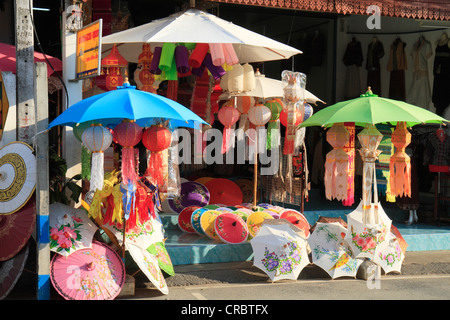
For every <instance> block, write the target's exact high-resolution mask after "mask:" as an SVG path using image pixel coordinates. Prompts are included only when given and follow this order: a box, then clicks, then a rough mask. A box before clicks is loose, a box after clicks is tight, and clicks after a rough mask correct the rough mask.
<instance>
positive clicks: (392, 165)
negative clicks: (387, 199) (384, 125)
mask: <svg viewBox="0 0 450 320" xmlns="http://www.w3.org/2000/svg"><path fill="white" fill-rule="evenodd" d="M391 141H392V143H393V144H394V146H395V153H394V155H393V156H392V157H391V159H390V162H389V171H390V181H389V182H390V191H391V192H390V193H391V195H393V196H395V197H411V159H410V157H409V156H408V155H407V154H406V152H405V148H406V147H407V146H408V145H409V144H410V143H411V133H410V132H409V131H408V128H407V127H406V122H403V121H401V122H398V123H397V127H396V128H395V130H394V132H393V133H392V135H391Z"/></svg>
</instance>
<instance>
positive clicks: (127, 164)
mask: <svg viewBox="0 0 450 320" xmlns="http://www.w3.org/2000/svg"><path fill="white" fill-rule="evenodd" d="M137 177H138V176H137V173H136V158H135V155H134V148H132V147H124V148H122V181H124V182H125V183H126V184H127V183H129V182H131V183H133V182H134V181H136V180H137Z"/></svg>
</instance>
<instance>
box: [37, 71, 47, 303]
mask: <svg viewBox="0 0 450 320" xmlns="http://www.w3.org/2000/svg"><path fill="white" fill-rule="evenodd" d="M34 69H35V79H36V83H35V88H36V93H35V97H36V100H35V105H36V131H37V132H38V135H37V136H36V145H35V151H36V167H37V168H38V170H37V177H36V210H37V219H36V254H37V257H36V260H37V263H36V264H37V270H36V274H37V299H38V300H49V299H50V236H49V162H48V133H47V132H45V130H46V129H47V127H48V82H47V65H46V64H45V63H44V62H38V63H36V64H35V68H34Z"/></svg>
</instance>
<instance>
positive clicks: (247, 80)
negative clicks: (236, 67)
mask: <svg viewBox="0 0 450 320" xmlns="http://www.w3.org/2000/svg"><path fill="white" fill-rule="evenodd" d="M243 68H244V88H243V91H252V90H255V87H256V82H255V81H256V80H255V72H254V70H253V67H252V65H250V64H248V63H246V64H244V65H243Z"/></svg>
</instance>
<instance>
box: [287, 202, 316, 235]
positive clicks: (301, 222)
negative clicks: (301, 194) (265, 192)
mask: <svg viewBox="0 0 450 320" xmlns="http://www.w3.org/2000/svg"><path fill="white" fill-rule="evenodd" d="M280 219H286V220H287V221H289V222H290V223H292V224H293V225H295V226H296V227H298V228H300V229H301V230H303V232H304V233H305V236H306V237H309V229H310V228H311V227H310V225H309V223H308V220H307V219H306V217H305V216H304V215H303V214H301V213H300V212H298V211H297V210H293V209H286V210H283V211H282V212H281V213H280Z"/></svg>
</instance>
